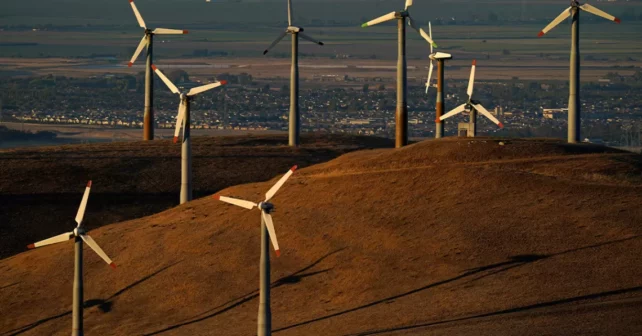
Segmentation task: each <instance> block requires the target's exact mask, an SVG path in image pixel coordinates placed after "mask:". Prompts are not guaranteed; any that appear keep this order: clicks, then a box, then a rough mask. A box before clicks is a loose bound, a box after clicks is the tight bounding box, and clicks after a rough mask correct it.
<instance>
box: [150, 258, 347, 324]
mask: <svg viewBox="0 0 642 336" xmlns="http://www.w3.org/2000/svg"><path fill="white" fill-rule="evenodd" d="M344 249H345V248H341V249H338V250H336V251H334V252H330V253H328V254H326V255H324V256H323V257H321V258H319V259H317V260H316V261H315V262H313V263H312V264H310V265H308V266H306V267H304V268H302V269H300V270H298V271H296V272H294V273H292V274H290V275H288V276H285V277H282V278H280V279H277V280H276V281H274V282H272V284H271V285H270V288H278V287H281V286H286V285H292V284H296V283H299V282H301V280H302V279H304V278H307V277H311V276H314V275H317V274H322V273H326V272H329V271H330V270H331V268H328V269H323V270H320V271H315V272H309V273H303V272H305V271H308V270H309V269H311V268H313V267H314V266H316V265H318V264H319V263H321V262H322V261H323V260H324V259H326V258H328V257H329V256H331V255H333V254H336V253H339V252H341V251H342V250H344ZM257 297H259V290H258V289H255V290H253V291H251V292H249V293H247V294H245V295H242V296H240V297H237V298H235V299H232V300H229V301H227V302H225V303H223V304H221V305H218V306H216V307H214V308H212V309H209V310H207V311H205V312H202V313H200V314H198V315H196V316H194V317H192V318H190V319H188V320H186V321H184V322H181V323H178V324H175V325H171V326H169V327H166V328H164V329H161V330H158V331H154V332H151V333H148V334H144V336H152V335H159V334H162V333H164V332H167V331H171V330H175V329H178V328H180V327H184V326H187V325H190V324H194V323H198V322H202V321H204V320H207V319H209V318H212V317H215V316H217V315H221V314H223V313H225V312H227V311H229V310H231V309H233V308H236V307H239V306H241V305H243V304H244V303H246V302H248V301H251V300H253V299H255V298H257Z"/></svg>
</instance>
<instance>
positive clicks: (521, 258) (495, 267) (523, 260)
mask: <svg viewBox="0 0 642 336" xmlns="http://www.w3.org/2000/svg"><path fill="white" fill-rule="evenodd" d="M640 237H641V236H634V237H629V238H623V239H618V240H613V241H608V242H603V243H599V244H595V245H590V246H584V247H579V248H575V249H570V250H565V251H561V252H557V253H553V254H549V255H539V254H525V255H516V256H511V257H509V258H508V260H506V261H503V262H499V263H494V264H489V265H485V266H481V267H476V268H473V269H468V270H466V271H465V272H464V273H462V274H460V275H458V276H455V277H452V278H450V279H446V280H442V281H438V282H433V283H430V284H428V285H425V286H423V287H419V288H416V289H413V290H411V291H408V292H405V293H401V294H397V295H393V296H390V297H387V298H383V299H380V300H377V301H373V302H370V303H367V304H364V305H361V306H358V307H354V308H350V309H347V310H343V311H340V312H336V313H333V314H329V315H325V316H321V317H317V318H314V319H310V320H307V321H302V322H299V323H295V324H292V325H289V326H286V327H282V328H279V329H275V330H273V331H272V332H274V333H276V332H279V331H285V330H289V329H293V328H296V327H300V326H304V325H307V324H312V323H315V322H319V321H323V320H327V319H330V318H333V317H337V316H341V315H345V314H348V313H352V312H355V311H359V310H362V309H366V308H370V307H373V306H376V305H379V304H382V303H388V302H390V301H391V300H396V299H400V298H403V297H406V296H409V295H412V294H416V293H419V292H422V291H424V290H427V289H430V288H434V287H438V286H442V285H445V284H448V283H451V282H455V281H457V280H461V279H467V278H471V277H472V279H470V280H469V281H468V282H471V281H477V280H479V279H481V278H484V277H488V276H491V275H496V274H498V273H502V272H506V271H508V270H510V269H513V268H516V267H520V266H523V265H527V264H530V263H533V262H536V261H539V260H544V259H549V258H552V257H556V256H560V255H563V254H568V253H573V252H577V251H582V250H587V249H592V248H597V247H601V246H605V245H610V244H616V243H621V242H625V241H628V240H633V239H637V238H640ZM486 271H491V272H488V273H486V274H482V273H484V272H486ZM474 275H481V276H478V277H473V276H474Z"/></svg>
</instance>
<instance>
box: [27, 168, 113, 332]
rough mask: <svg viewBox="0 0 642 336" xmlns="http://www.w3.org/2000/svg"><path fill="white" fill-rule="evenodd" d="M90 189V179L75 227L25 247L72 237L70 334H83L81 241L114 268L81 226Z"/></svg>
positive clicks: (57, 241) (61, 240) (52, 242)
mask: <svg viewBox="0 0 642 336" xmlns="http://www.w3.org/2000/svg"><path fill="white" fill-rule="evenodd" d="M90 191H91V181H89V182H88V183H87V187H86V188H85V194H84V195H83V197H82V201H80V207H79V208H78V213H77V214H76V223H77V224H78V225H77V226H76V228H75V229H74V230H73V231H71V232H67V233H63V234H61V235H58V236H55V237H52V238H49V239H45V240H42V241H39V242H37V243H34V244H30V245H28V246H27V247H28V248H30V249H34V248H36V247H41V246H45V245H51V244H56V243H62V242H65V241H68V240H69V239H71V238H74V241H75V262H74V294H73V308H72V328H71V336H82V335H83V323H82V322H83V321H82V310H83V281H82V242H83V241H84V242H85V244H87V245H89V247H90V248H91V249H92V250H94V252H96V254H98V255H99V256H100V257H101V258H102V259H103V260H104V261H105V262H106V263H107V264H109V266H111V267H112V268H116V264H114V263H113V262H112V261H111V259H109V257H108V256H107V254H105V252H104V251H103V250H102V249H101V248H100V246H98V244H96V242H95V241H94V240H93V239H92V238H91V237H90V236H89V235H88V234H87V232H86V231H85V228H84V227H83V226H82V221H83V218H84V217H85V209H86V208H87V200H88V199H89V192H90Z"/></svg>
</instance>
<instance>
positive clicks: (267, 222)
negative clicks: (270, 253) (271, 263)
mask: <svg viewBox="0 0 642 336" xmlns="http://www.w3.org/2000/svg"><path fill="white" fill-rule="evenodd" d="M261 216H262V217H263V222H264V223H265V227H267V229H268V234H269V236H270V240H272V247H274V252H276V256H277V258H278V257H279V256H280V255H281V250H280V249H279V242H278V241H277V240H276V231H274V223H273V222H272V215H270V214H269V213H266V212H265V211H263V210H261Z"/></svg>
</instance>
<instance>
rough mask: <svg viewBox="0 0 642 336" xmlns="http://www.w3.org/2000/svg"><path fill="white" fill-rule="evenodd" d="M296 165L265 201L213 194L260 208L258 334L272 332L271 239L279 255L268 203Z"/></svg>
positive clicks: (267, 335) (274, 187)
mask: <svg viewBox="0 0 642 336" xmlns="http://www.w3.org/2000/svg"><path fill="white" fill-rule="evenodd" d="M296 168H297V166H294V167H292V168H290V170H288V172H287V173H285V175H283V177H281V179H280V180H279V181H278V182H276V184H275V185H274V186H272V188H270V190H268V192H267V193H266V194H265V201H263V202H261V203H259V204H256V203H254V202H250V201H245V200H241V199H237V198H231V197H225V196H220V195H214V198H215V199H217V200H219V201H223V202H225V203H229V204H233V205H236V206H240V207H242V208H245V209H248V210H252V209H254V207H258V209H259V210H261V266H260V267H261V275H260V278H261V282H260V301H259V315H258V326H257V328H258V336H269V335H271V334H272V313H271V311H270V242H269V241H268V236H269V239H271V240H272V247H274V252H275V253H276V256H277V257H278V256H280V255H281V251H280V250H279V243H278V241H277V240H276V232H275V231H274V223H273V222H272V215H270V212H272V211H273V210H274V205H273V204H272V203H270V200H271V199H272V197H274V194H276V192H277V191H278V190H279V189H280V188H281V186H283V184H284V183H285V181H287V180H288V178H290V176H291V175H292V174H293V173H294V171H295V170H296Z"/></svg>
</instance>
